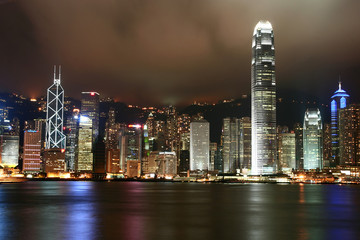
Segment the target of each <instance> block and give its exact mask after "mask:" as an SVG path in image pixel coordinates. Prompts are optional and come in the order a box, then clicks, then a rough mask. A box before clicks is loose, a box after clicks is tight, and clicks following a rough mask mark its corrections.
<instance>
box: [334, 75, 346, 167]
mask: <svg viewBox="0 0 360 240" xmlns="http://www.w3.org/2000/svg"><path fill="white" fill-rule="evenodd" d="M349 97H350V96H349V94H347V93H346V91H345V90H343V89H341V82H339V89H338V90H337V91H336V92H335V93H334V95H333V96H332V97H331V155H332V156H331V159H330V166H331V167H336V166H337V165H339V164H340V159H339V116H340V114H339V112H340V109H343V108H346V106H347V105H348V102H349Z"/></svg>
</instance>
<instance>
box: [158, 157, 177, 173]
mask: <svg viewBox="0 0 360 240" xmlns="http://www.w3.org/2000/svg"><path fill="white" fill-rule="evenodd" d="M155 161H156V166H157V170H156V174H157V175H158V176H160V177H166V176H175V175H176V174H177V160H176V154H175V152H159V154H158V156H157V158H156V160H155Z"/></svg>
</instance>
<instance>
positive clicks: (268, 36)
mask: <svg viewBox="0 0 360 240" xmlns="http://www.w3.org/2000/svg"><path fill="white" fill-rule="evenodd" d="M251 132H252V134H251V136H252V140H251V141H252V154H251V171H252V174H273V173H275V167H276V82H275V47H274V33H273V29H272V26H271V23H270V22H268V21H260V22H259V23H258V24H257V25H256V27H255V29H254V34H253V39H252V62H251Z"/></svg>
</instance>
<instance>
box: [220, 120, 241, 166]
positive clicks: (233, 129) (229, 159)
mask: <svg viewBox="0 0 360 240" xmlns="http://www.w3.org/2000/svg"><path fill="white" fill-rule="evenodd" d="M239 125H240V119H234V118H233V119H232V118H224V119H223V129H222V139H223V141H222V143H223V145H222V147H223V152H222V153H223V167H224V169H223V171H224V173H236V169H239V168H240V166H239V165H240V159H239V152H240V149H239V147H240V129H239V128H240V126H239Z"/></svg>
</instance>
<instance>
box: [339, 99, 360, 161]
mask: <svg viewBox="0 0 360 240" xmlns="http://www.w3.org/2000/svg"><path fill="white" fill-rule="evenodd" d="M339 119H340V121H339V133H340V135H339V137H340V138H339V140H340V141H339V146H340V149H339V150H340V151H339V155H340V165H342V166H345V165H348V166H349V165H350V166H351V165H352V166H354V165H357V166H358V165H359V164H360V104H350V105H348V106H347V107H346V108H342V109H340V112H339Z"/></svg>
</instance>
